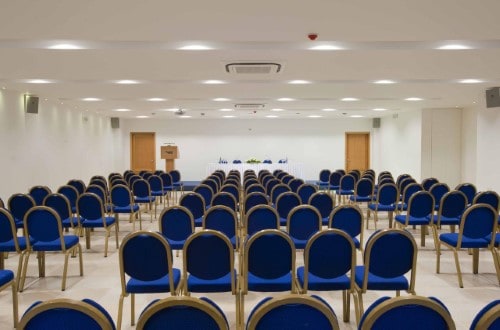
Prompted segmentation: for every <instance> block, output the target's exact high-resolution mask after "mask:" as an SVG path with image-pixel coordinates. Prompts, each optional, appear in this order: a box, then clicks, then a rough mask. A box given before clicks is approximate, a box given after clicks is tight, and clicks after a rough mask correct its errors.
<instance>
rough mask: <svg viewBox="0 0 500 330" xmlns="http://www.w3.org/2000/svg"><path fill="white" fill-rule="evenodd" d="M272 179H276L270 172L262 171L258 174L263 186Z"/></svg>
mask: <svg viewBox="0 0 500 330" xmlns="http://www.w3.org/2000/svg"><path fill="white" fill-rule="evenodd" d="M273 179H276V177H275V176H274V175H272V174H271V173H263V174H262V175H259V181H260V183H261V184H262V185H263V186H264V187H266V186H267V183H268V182H269V181H270V180H273Z"/></svg>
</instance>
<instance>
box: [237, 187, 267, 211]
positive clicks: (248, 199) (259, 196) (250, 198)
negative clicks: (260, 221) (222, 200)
mask: <svg viewBox="0 0 500 330" xmlns="http://www.w3.org/2000/svg"><path fill="white" fill-rule="evenodd" d="M257 205H269V198H268V197H267V195H266V194H265V193H263V192H252V193H249V194H247V195H246V196H245V198H244V200H243V210H242V211H243V212H242V215H243V216H245V215H246V214H247V213H248V211H249V210H250V209H251V208H252V207H254V206H257Z"/></svg>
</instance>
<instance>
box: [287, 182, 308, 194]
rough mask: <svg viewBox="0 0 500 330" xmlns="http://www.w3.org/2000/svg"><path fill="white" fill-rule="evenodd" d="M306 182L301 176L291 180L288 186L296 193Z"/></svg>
mask: <svg viewBox="0 0 500 330" xmlns="http://www.w3.org/2000/svg"><path fill="white" fill-rule="evenodd" d="M304 183H305V182H304V180H302V179H299V178H295V179H292V180H290V182H288V186H289V187H290V190H291V191H293V192H294V193H296V192H297V190H299V187H300V186H302V185H303V184H304Z"/></svg>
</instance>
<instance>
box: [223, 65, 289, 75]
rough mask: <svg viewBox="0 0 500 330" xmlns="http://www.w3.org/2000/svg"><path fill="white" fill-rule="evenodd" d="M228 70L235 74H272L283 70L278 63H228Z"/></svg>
mask: <svg viewBox="0 0 500 330" xmlns="http://www.w3.org/2000/svg"><path fill="white" fill-rule="evenodd" d="M226 71H227V72H228V73H234V74H272V73H278V72H280V71H281V64H278V63H250V62H241V63H229V64H226Z"/></svg>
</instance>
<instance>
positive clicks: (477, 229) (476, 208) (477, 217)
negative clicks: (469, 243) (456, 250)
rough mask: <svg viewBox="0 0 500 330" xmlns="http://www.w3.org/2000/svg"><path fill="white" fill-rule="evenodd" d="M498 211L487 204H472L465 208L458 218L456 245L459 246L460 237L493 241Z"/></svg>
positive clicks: (492, 242)
mask: <svg viewBox="0 0 500 330" xmlns="http://www.w3.org/2000/svg"><path fill="white" fill-rule="evenodd" d="M497 223H498V212H497V211H496V210H495V209H493V208H492V207H491V206H490V205H488V204H474V205H471V206H469V207H468V208H467V209H465V212H464V214H463V215H462V217H461V219H460V229H459V233H458V242H457V246H460V244H461V242H462V237H463V236H465V237H467V238H472V239H477V238H483V239H489V240H491V244H494V242H495V233H496V230H497Z"/></svg>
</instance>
